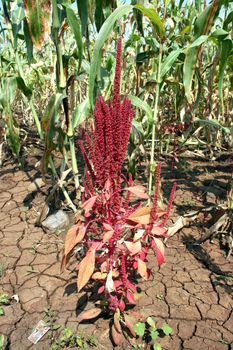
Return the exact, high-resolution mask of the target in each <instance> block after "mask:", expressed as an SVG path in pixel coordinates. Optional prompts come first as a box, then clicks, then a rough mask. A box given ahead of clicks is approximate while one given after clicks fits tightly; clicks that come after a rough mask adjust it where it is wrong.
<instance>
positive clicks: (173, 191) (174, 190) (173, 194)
mask: <svg viewBox="0 0 233 350" xmlns="http://www.w3.org/2000/svg"><path fill="white" fill-rule="evenodd" d="M175 192H176V182H175V183H174V184H173V186H172V191H171V194H170V197H169V201H168V206H167V210H166V213H165V215H164V217H163V221H162V222H161V224H160V225H159V226H160V227H163V226H165V225H166V222H167V219H168V217H169V214H170V211H171V208H172V203H173V200H174V198H175Z"/></svg>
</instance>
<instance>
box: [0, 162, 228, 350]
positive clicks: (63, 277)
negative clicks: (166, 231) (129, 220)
mask: <svg viewBox="0 0 233 350" xmlns="http://www.w3.org/2000/svg"><path fill="white" fill-rule="evenodd" d="M31 162H32V164H35V159H32V160H31ZM186 165H187V166H188V168H187V169H186V171H185V172H183V173H180V172H176V174H173V175H174V176H175V177H176V178H177V184H178V190H177V193H176V199H175V205H174V209H173V216H174V219H173V221H175V217H177V216H178V215H180V214H182V213H184V212H187V211H189V210H191V209H196V207H200V206H201V205H202V203H201V202H200V200H202V199H203V198H204V199H205V201H206V202H207V203H211V202H212V203H213V202H215V201H220V202H221V201H223V200H224V197H225V196H226V191H227V189H228V188H227V184H228V181H229V179H230V172H231V170H232V161H231V160H229V158H226V159H224V157H223V158H221V159H219V160H218V161H215V162H212V163H208V162H204V161H200V160H196V159H192V160H191V159H189V161H188V162H187V163H186ZM38 176H39V174H38V173H37V171H36V170H35V169H34V168H33V167H32V166H31V167H28V166H27V167H25V170H24V171H22V170H19V169H18V168H17V167H16V166H14V165H13V164H10V163H9V164H7V165H5V166H4V168H3V169H2V170H1V177H0V208H1V212H0V244H1V250H0V276H1V277H0V285H1V286H0V292H6V293H8V294H9V295H10V296H12V295H15V294H17V295H18V297H19V302H18V303H17V302H16V301H12V303H11V304H10V305H9V306H5V307H4V310H5V316H1V317H0V334H3V335H5V339H6V349H10V350H28V349H38V350H48V349H49V346H50V342H51V333H50V332H48V333H47V334H46V335H45V336H44V337H43V338H42V339H41V340H40V341H39V342H38V343H37V345H32V344H31V343H30V342H29V340H28V339H27V337H28V336H29V335H30V333H31V331H32V329H33V327H34V326H35V325H36V324H37V322H38V321H39V320H41V319H43V318H44V317H45V308H50V309H51V310H52V311H54V312H55V315H56V320H55V323H56V324H60V325H61V326H63V327H64V326H66V327H71V328H73V329H74V330H75V331H78V332H80V331H82V332H84V333H86V334H93V335H94V336H95V337H96V338H97V339H98V342H99V343H98V346H97V349H106V350H110V349H112V348H113V347H112V345H111V342H110V340H109V334H108V328H109V320H108V319H103V318H99V319H98V320H96V321H95V322H94V323H84V324H78V322H77V315H78V314H79V313H80V311H81V310H82V309H84V308H88V307H89V306H90V303H88V304H87V295H88V297H89V298H91V297H92V292H91V291H87V293H80V295H78V294H77V292H76V284H75V281H76V274H75V271H73V268H74V265H73V266H72V265H71V266H70V268H69V270H67V271H65V272H64V273H62V274H61V273H60V261H61V251H62V248H63V238H64V235H63V234H61V235H55V234H49V233H45V232H44V231H43V230H42V229H41V228H39V227H35V220H36V217H37V216H38V208H40V206H41V205H42V203H43V198H44V194H43V192H41V191H35V192H33V194H31V193H30V192H29V189H30V187H29V186H30V184H31V183H32V182H33V180H34V179H35V178H37V177H38ZM164 178H165V176H164ZM169 178H170V179H169ZM163 182H164V184H163V185H165V183H166V185H167V187H168V188H170V187H171V183H172V180H171V176H168V177H167V179H166V180H164V181H163ZM44 192H46V188H45V190H44ZM205 225H206V222H205V218H203V217H202V216H200V218H199V220H197V222H196V223H194V225H193V226H192V227H187V228H184V229H182V230H181V231H180V232H179V233H178V234H176V235H175V236H173V237H172V238H170V239H169V240H168V242H167V248H166V262H165V263H164V264H163V265H162V267H161V268H160V269H158V268H157V267H156V262H155V258H154V256H152V255H151V256H150V264H151V266H154V268H153V272H154V275H153V278H152V277H151V278H150V280H149V281H146V282H143V281H140V283H139V287H140V288H141V290H142V296H141V298H140V299H139V301H138V304H139V305H138V307H137V308H138V309H139V310H140V311H141V312H142V313H143V314H145V315H146V316H153V317H154V319H155V320H156V322H157V324H158V326H160V325H161V324H162V323H163V322H164V321H166V322H167V323H168V324H169V325H170V326H171V327H172V328H173V334H172V335H171V336H168V337H164V338H161V339H160V340H159V342H160V344H161V345H162V346H163V349H170V350H181V349H184V350H194V349H195V350H199V349H200V350H201V349H203V350H229V349H231V348H232V346H233V345H232V344H233V311H232V307H233V299H232V288H233V283H232V281H233V278H232V277H231V278H230V277H229V275H231V276H232V271H233V269H232V267H233V258H232V257H230V259H228V260H226V251H225V250H224V247H220V244H219V240H218V239H214V240H213V242H209V241H207V242H205V243H204V244H202V245H201V246H199V245H196V244H195V239H196V238H198V237H200V236H201V235H202V234H203V228H204V226H205ZM73 263H75V259H74V258H73ZM120 348H121V349H131V347H130V346H129V345H128V344H127V343H126V344H125V345H122V347H120Z"/></svg>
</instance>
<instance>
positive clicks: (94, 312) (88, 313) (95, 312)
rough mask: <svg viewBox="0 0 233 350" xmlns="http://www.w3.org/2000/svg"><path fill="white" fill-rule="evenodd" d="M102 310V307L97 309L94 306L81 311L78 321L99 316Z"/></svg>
mask: <svg viewBox="0 0 233 350" xmlns="http://www.w3.org/2000/svg"><path fill="white" fill-rule="evenodd" d="M101 312H102V310H101V309H97V308H93V309H90V310H86V311H83V312H81V314H80V315H79V316H78V317H77V321H78V322H82V321H83V320H91V319H93V318H96V317H97V316H99V315H100V314H101Z"/></svg>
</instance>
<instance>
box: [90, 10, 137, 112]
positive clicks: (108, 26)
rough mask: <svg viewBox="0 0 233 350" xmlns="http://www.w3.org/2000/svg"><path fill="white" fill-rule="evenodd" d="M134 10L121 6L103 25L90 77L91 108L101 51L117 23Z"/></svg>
mask: <svg viewBox="0 0 233 350" xmlns="http://www.w3.org/2000/svg"><path fill="white" fill-rule="evenodd" d="M131 9H132V6H131V5H121V6H119V7H118V8H117V9H116V10H115V11H114V12H113V13H112V14H111V15H110V16H109V17H108V18H107V19H106V21H105V22H104V24H103V25H102V27H101V29H100V31H99V34H98V36H97V39H96V41H95V45H94V51H93V58H92V62H91V67H90V75H89V100H90V106H91V108H92V109H93V106H94V85H95V79H96V76H97V71H98V67H99V65H100V53H101V49H102V47H103V45H104V42H105V40H107V39H108V38H109V36H110V33H111V31H112V29H113V27H114V24H115V23H116V21H117V20H118V19H119V18H120V17H122V16H124V15H126V14H127V13H128V12H129V11H130V10H131Z"/></svg>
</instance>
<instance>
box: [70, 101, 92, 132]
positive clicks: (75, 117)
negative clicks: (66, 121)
mask: <svg viewBox="0 0 233 350" xmlns="http://www.w3.org/2000/svg"><path fill="white" fill-rule="evenodd" d="M89 109H90V105H89V101H88V98H86V99H85V100H84V101H83V102H82V103H80V104H79V105H78V106H77V107H76V108H75V110H74V112H73V113H72V128H73V131H74V130H75V128H76V127H77V126H78V125H80V124H82V123H83V122H84V121H85V120H86V119H87V117H88V113H89ZM69 136H70V135H69Z"/></svg>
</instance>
